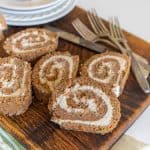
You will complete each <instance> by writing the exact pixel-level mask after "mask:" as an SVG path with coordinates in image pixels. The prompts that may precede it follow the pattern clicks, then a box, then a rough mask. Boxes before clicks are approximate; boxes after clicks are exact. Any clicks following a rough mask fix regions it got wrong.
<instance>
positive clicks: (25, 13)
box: [0, 0, 65, 15]
mask: <svg viewBox="0 0 150 150" xmlns="http://www.w3.org/2000/svg"><path fill="white" fill-rule="evenodd" d="M64 1H65V0H61V1H58V2H57V4H56V5H53V6H49V7H45V8H41V9H33V10H27V11H26V10H13V9H6V8H2V7H0V12H1V13H4V14H15V15H18V14H19V15H28V14H37V13H41V12H45V11H48V10H50V9H54V8H56V7H58V6H59V5H61V4H62V3H64Z"/></svg>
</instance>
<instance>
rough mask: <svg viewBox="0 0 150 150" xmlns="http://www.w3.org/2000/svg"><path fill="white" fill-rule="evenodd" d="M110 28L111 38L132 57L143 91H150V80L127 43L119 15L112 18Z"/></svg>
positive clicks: (133, 69)
mask: <svg viewBox="0 0 150 150" xmlns="http://www.w3.org/2000/svg"><path fill="white" fill-rule="evenodd" d="M109 28H110V32H111V37H110V38H111V40H112V41H113V42H114V43H115V44H116V45H117V46H118V47H119V49H120V50H121V51H122V52H123V53H127V54H128V55H129V56H130V57H131V60H132V63H131V67H132V71H133V72H134V75H135V77H136V79H137V81H138V83H139V85H140V87H141V88H142V89H143V91H144V92H145V93H150V85H149V83H148V81H147V80H146V79H145V78H144V75H143V73H142V71H141V68H140V66H139V64H138V62H137V60H136V59H135V57H134V56H133V53H132V49H131V48H130V47H129V45H128V43H127V40H126V38H125V36H124V34H123V31H122V30H121V27H120V24H119V21H118V18H117V17H115V18H111V19H110V22H109ZM122 44H123V45H124V46H123V45H122ZM124 47H125V48H124Z"/></svg>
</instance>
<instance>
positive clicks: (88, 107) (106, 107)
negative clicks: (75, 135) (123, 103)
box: [48, 77, 121, 135]
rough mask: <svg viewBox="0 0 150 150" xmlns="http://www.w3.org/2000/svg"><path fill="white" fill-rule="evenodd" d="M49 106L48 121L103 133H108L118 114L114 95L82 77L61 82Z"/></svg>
mask: <svg viewBox="0 0 150 150" xmlns="http://www.w3.org/2000/svg"><path fill="white" fill-rule="evenodd" d="M48 109H49V111H50V114H51V121H52V122H55V123H56V124H59V125H60V127H62V128H65V129H67V130H76V131H84V132H91V133H100V134H102V135H103V134H106V133H109V132H111V131H112V130H113V129H114V128H115V127H116V126H117V124H118V122H119V120H120V117H121V113H120V102H119V100H118V99H117V97H116V96H115V95H114V94H113V93H112V92H111V91H110V90H109V89H107V88H106V87H105V86H101V85H100V84H98V83H97V82H95V81H92V80H90V79H88V78H85V77H84V78H83V77H82V78H77V79H75V80H74V81H73V82H70V81H69V82H64V83H62V84H60V85H59V86H58V87H57V89H56V91H55V92H54V93H53V100H52V101H49V105H48Z"/></svg>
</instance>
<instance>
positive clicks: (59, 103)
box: [52, 83, 113, 126]
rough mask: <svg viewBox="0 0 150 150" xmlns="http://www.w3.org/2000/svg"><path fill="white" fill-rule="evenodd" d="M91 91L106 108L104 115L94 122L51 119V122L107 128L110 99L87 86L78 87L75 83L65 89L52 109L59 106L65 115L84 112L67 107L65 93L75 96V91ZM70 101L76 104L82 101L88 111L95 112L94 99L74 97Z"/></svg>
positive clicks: (98, 90)
mask: <svg viewBox="0 0 150 150" xmlns="http://www.w3.org/2000/svg"><path fill="white" fill-rule="evenodd" d="M80 90H81V91H86V92H87V91H92V92H93V93H94V94H95V95H97V96H98V97H100V98H101V100H102V101H103V102H104V103H105V105H106V106H107V112H106V113H105V115H104V116H103V117H102V118H101V119H99V120H96V121H83V120H70V119H66V120H64V119H52V121H53V122H55V123H58V124H60V125H61V124H62V123H75V124H83V125H92V126H107V125H109V124H110V123H111V121H112V118H113V107H112V105H111V101H110V97H109V96H108V95H106V93H104V92H103V91H102V90H101V89H98V88H95V87H93V86H89V85H80V84H79V83H77V84H76V85H75V86H74V87H71V88H70V89H66V90H65V93H64V94H63V95H60V96H59V97H58V98H57V99H56V103H54V104H53V109H55V108H56V107H57V106H59V107H60V108H61V109H63V110H65V111H66V112H67V113H78V112H81V113H83V112H84V109H81V108H79V109H78V108H72V107H70V106H68V104H67V99H68V96H67V93H68V92H71V93H73V94H76V92H77V91H80ZM72 100H73V101H74V102H76V103H78V102H80V101H82V103H85V105H88V109H89V110H90V111H91V112H92V111H96V112H97V104H96V103H95V101H94V99H93V98H92V99H77V97H76V95H74V97H73V98H72Z"/></svg>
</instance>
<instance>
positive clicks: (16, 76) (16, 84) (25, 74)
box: [0, 57, 32, 116]
mask: <svg viewBox="0 0 150 150" xmlns="http://www.w3.org/2000/svg"><path fill="white" fill-rule="evenodd" d="M31 95H32V94H31V67H30V64H29V63H27V62H24V61H23V60H20V59H18V58H13V57H5V58H0V113H1V114H6V115H10V116H11V115H19V114H22V113H24V112H25V111H26V110H27V109H28V107H29V105H30V104H31V101H32V96H31Z"/></svg>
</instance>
